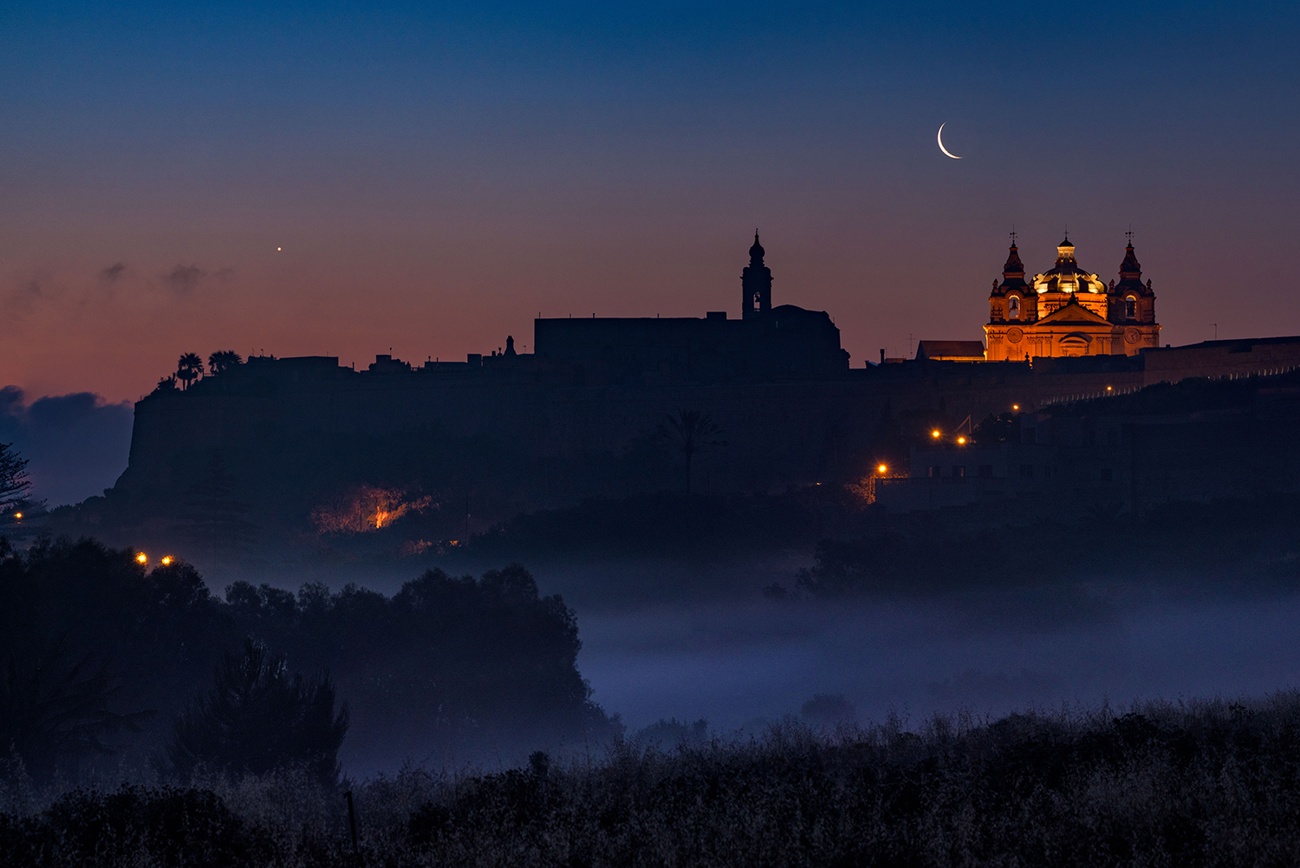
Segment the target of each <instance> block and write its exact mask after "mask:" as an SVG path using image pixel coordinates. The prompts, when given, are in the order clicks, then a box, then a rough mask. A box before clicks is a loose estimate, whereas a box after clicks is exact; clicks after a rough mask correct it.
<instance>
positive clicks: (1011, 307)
mask: <svg viewBox="0 0 1300 868" xmlns="http://www.w3.org/2000/svg"><path fill="white" fill-rule="evenodd" d="M1007 319H1020V297H1019V296H1016V295H1013V296H1011V298H1010V299H1009V300H1008V301H1007Z"/></svg>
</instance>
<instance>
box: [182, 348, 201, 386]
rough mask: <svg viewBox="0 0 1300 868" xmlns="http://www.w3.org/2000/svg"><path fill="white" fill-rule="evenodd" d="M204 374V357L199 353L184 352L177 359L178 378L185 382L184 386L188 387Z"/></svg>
mask: <svg viewBox="0 0 1300 868" xmlns="http://www.w3.org/2000/svg"><path fill="white" fill-rule="evenodd" d="M201 376H203V359H201V358H200V357H199V354H198V353H183V354H182V355H181V357H180V358H179V359H178V360H177V361H176V379H178V380H180V381H181V382H182V383H184V386H182V388H184V389H188V388H189V387H190V384H191V383H193V382H194V381H195V380H197V379H198V378H199V377H201Z"/></svg>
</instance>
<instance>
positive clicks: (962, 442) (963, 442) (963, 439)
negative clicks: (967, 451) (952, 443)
mask: <svg viewBox="0 0 1300 868" xmlns="http://www.w3.org/2000/svg"><path fill="white" fill-rule="evenodd" d="M957 445H958V446H965V445H966V435H965V434H962V435H961V436H960V437H958V438H957Z"/></svg>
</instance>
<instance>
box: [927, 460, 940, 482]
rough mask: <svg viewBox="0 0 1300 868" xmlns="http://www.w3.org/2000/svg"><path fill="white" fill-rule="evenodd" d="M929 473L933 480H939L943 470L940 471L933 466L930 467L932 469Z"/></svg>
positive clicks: (929, 469)
mask: <svg viewBox="0 0 1300 868" xmlns="http://www.w3.org/2000/svg"><path fill="white" fill-rule="evenodd" d="M927 472H928V475H929V477H930V478H931V479H937V478H939V476H940V475H941V470H940V468H939V467H937V466H935V465H933V464H931V465H930V467H929V468H928V471H927Z"/></svg>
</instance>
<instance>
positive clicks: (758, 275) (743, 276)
mask: <svg viewBox="0 0 1300 868" xmlns="http://www.w3.org/2000/svg"><path fill="white" fill-rule="evenodd" d="M763 253H764V251H763V245H761V244H759V243H758V230H757V229H755V230H754V246H753V247H751V248H749V265H747V266H745V270H744V271H742V272H741V273H740V286H741V289H742V290H743V292H744V295H745V299H744V301H743V302H742V304H741V308H740V317H741V319H753V318H754V317H760V316H763V315H765V314H766V313H767V312H768V311H770V310H771V309H772V269H770V268H768V267H767V266H766V265H764V264H763Z"/></svg>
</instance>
